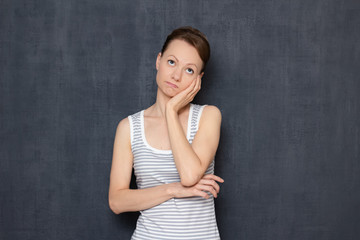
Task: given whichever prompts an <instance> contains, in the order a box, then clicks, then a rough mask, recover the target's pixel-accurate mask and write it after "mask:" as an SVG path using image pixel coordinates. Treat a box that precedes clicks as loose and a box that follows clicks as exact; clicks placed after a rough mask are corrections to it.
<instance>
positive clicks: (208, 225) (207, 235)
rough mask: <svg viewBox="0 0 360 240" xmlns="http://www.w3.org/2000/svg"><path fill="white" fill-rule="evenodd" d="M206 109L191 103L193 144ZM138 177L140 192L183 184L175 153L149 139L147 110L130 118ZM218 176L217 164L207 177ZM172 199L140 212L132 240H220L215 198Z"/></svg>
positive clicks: (191, 137)
mask: <svg viewBox="0 0 360 240" xmlns="http://www.w3.org/2000/svg"><path fill="white" fill-rule="evenodd" d="M204 106H206V105H197V104H193V103H190V111H189V118H188V126H187V134H186V137H187V139H188V141H189V143H190V144H191V143H192V141H193V139H194V136H195V134H196V132H197V130H198V126H199V121H200V116H201V113H202V110H203V108H204ZM128 118H129V122H130V136H131V148H132V153H133V156H134V163H133V168H134V174H135V176H136V183H137V186H138V188H139V189H142V188H150V187H155V186H158V185H161V184H167V183H172V182H180V176H179V173H178V171H177V168H176V166H175V162H174V158H173V155H172V150H171V149H169V150H161V149H156V148H153V147H151V146H150V145H149V144H148V142H147V141H146V138H145V131H144V110H142V111H139V112H137V113H135V114H133V115H129V116H128ZM210 173H211V174H213V173H214V160H213V161H212V162H211V164H210V166H209V168H208V169H207V170H206V174H210ZM206 193H207V194H209V196H210V197H209V199H205V198H203V197H200V196H195V197H187V198H171V199H169V200H167V201H165V202H163V203H161V204H159V205H156V206H154V207H152V208H149V209H146V210H142V211H140V216H139V218H138V220H137V223H136V229H135V231H134V232H133V235H132V237H131V239H132V240H138V239H146V240H149V239H187V240H188V239H207V240H209V239H220V236H219V232H218V227H217V223H216V217H215V209H214V196H213V195H212V194H211V193H210V192H207V191H206Z"/></svg>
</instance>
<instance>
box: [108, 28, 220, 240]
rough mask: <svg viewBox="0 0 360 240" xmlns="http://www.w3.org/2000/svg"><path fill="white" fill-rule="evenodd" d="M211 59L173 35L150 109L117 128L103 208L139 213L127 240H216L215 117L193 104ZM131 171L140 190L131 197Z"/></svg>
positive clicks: (178, 33)
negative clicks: (106, 195) (106, 201)
mask: <svg viewBox="0 0 360 240" xmlns="http://www.w3.org/2000/svg"><path fill="white" fill-rule="evenodd" d="M209 57H210V46H209V43H208V41H207V39H206V37H205V35H204V34H203V33H201V32H200V31H199V30H197V29H194V28H191V27H182V28H178V29H175V30H174V31H173V32H172V33H171V34H170V35H169V36H168V37H167V39H166V41H165V43H164V45H163V48H162V50H161V52H160V53H159V54H158V56H157V59H156V69H157V75H156V82H157V85H158V89H157V96H156V102H155V103H154V104H153V105H152V106H150V107H149V108H147V109H144V110H142V111H139V112H137V113H135V114H132V115H130V116H128V117H127V118H124V119H123V120H121V121H120V123H119V124H118V127H117V130H116V136H115V141H114V151H113V159H112V166H111V173H110V187H109V205H110V208H111V210H112V211H113V212H114V213H116V214H119V213H122V212H128V211H140V213H141V214H140V216H139V219H138V221H137V225H136V229H135V231H134V233H133V235H132V239H220V236H219V232H218V228H217V223H216V218H215V211H214V197H215V198H216V197H217V195H218V193H219V189H220V188H219V185H218V183H217V182H224V180H223V179H222V178H220V177H218V176H216V175H214V174H213V173H214V157H215V153H216V150H217V147H218V143H219V138H220V125H221V112H220V111H219V109H218V108H217V107H215V106H211V105H197V104H193V103H191V101H192V100H193V98H194V97H195V95H196V94H197V92H198V91H199V90H200V85H201V78H202V76H203V75H204V69H205V65H206V63H207V61H208V59H209ZM132 168H134V173H135V176H136V182H137V186H138V189H129V185H130V180H131V173H132Z"/></svg>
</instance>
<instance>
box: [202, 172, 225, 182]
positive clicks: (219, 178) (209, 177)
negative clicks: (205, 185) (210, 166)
mask: <svg viewBox="0 0 360 240" xmlns="http://www.w3.org/2000/svg"><path fill="white" fill-rule="evenodd" d="M202 178H203V179H212V180H215V181H218V182H221V183H223V182H224V179H222V178H221V177H219V176H216V175H214V174H206V175H204V176H203V177H202Z"/></svg>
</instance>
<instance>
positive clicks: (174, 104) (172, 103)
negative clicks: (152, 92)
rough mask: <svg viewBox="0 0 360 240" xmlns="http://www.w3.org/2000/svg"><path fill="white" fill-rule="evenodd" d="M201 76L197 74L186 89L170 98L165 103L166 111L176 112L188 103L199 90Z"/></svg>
mask: <svg viewBox="0 0 360 240" xmlns="http://www.w3.org/2000/svg"><path fill="white" fill-rule="evenodd" d="M201 76H202V74H199V75H198V76H197V77H196V78H195V79H194V80H193V81H192V83H191V84H190V85H189V86H188V87H187V88H186V89H184V90H183V91H181V92H179V93H178V94H176V95H175V96H174V97H172V98H171V99H170V100H169V101H168V102H167V104H166V109H173V110H174V111H175V112H178V111H179V110H180V109H181V108H183V107H185V106H186V105H187V104H188V103H190V102H191V101H192V100H193V99H194V97H195V96H196V94H197V93H198V92H199V90H200V88H201Z"/></svg>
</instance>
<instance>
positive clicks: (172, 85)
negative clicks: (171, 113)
mask: <svg viewBox="0 0 360 240" xmlns="http://www.w3.org/2000/svg"><path fill="white" fill-rule="evenodd" d="M165 82H166V83H167V84H168V85H169V86H170V87H173V88H177V87H178V86H176V85H175V84H172V83H171V82H168V81H165Z"/></svg>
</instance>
